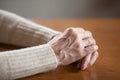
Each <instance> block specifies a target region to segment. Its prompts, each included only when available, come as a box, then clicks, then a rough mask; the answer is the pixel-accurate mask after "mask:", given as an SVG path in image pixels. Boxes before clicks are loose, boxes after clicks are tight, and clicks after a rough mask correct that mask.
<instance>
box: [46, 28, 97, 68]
mask: <svg viewBox="0 0 120 80" xmlns="http://www.w3.org/2000/svg"><path fill="white" fill-rule="evenodd" d="M48 43H49V44H50V45H51V47H52V48H53V50H54V52H55V54H56V56H57V59H58V62H59V66H61V65H69V64H71V63H73V62H77V68H80V69H81V70H85V69H86V68H88V67H89V66H92V65H93V64H94V63H95V61H96V59H97V58H98V52H97V50H98V46H97V45H96V42H95V39H94V38H93V36H92V34H91V32H90V31H86V30H84V29H83V28H68V29H66V30H65V31H64V32H63V33H61V34H58V35H56V36H54V37H53V38H52V39H51V40H50V41H49V42H48Z"/></svg>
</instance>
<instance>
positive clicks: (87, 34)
mask: <svg viewBox="0 0 120 80" xmlns="http://www.w3.org/2000/svg"><path fill="white" fill-rule="evenodd" d="M90 37H93V36H92V33H91V32H90V31H85V33H84V36H83V38H82V39H83V40H84V39H86V38H90Z"/></svg>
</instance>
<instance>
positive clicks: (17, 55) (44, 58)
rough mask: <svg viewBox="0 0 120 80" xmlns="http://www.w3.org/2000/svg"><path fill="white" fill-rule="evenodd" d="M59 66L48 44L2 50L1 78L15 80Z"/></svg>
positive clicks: (0, 79) (1, 79) (2, 79)
mask: <svg viewBox="0 0 120 80" xmlns="http://www.w3.org/2000/svg"><path fill="white" fill-rule="evenodd" d="M56 67H57V59H56V57H55V54H54V52H53V50H52V49H51V47H50V46H49V45H48V44H44V45H40V46H34V47H29V48H24V49H20V50H13V51H6V52H0V80H13V79H18V78H22V77H26V76H30V75H34V74H37V73H41V72H46V71H49V70H53V69H55V68H56Z"/></svg>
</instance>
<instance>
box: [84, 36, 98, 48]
mask: <svg viewBox="0 0 120 80" xmlns="http://www.w3.org/2000/svg"><path fill="white" fill-rule="evenodd" d="M82 42H83V44H84V46H85V47H88V46H90V45H94V44H96V41H95V39H94V38H87V39H85V40H83V41H82Z"/></svg>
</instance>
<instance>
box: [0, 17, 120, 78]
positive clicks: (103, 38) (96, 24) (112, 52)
mask: <svg viewBox="0 0 120 80" xmlns="http://www.w3.org/2000/svg"><path fill="white" fill-rule="evenodd" d="M34 21H35V22H36V23H38V24H42V25H45V26H47V27H50V28H53V29H55V30H59V31H64V30H65V29H66V28H68V27H83V28H85V29H87V30H90V31H92V33H93V35H94V38H95V39H96V41H97V44H98V45H99V55H100V56H99V58H98V60H97V61H96V63H95V64H94V66H92V67H90V68H88V69H86V70H85V71H80V70H78V69H76V66H75V65H69V66H63V67H58V68H57V69H56V70H53V71H50V72H47V73H42V74H37V75H33V76H30V77H26V78H22V79H19V80H120V19H52V20H51V19H50V20H41V19H34ZM18 48H19V47H16V46H12V45H6V44H0V51H5V50H12V49H18Z"/></svg>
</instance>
